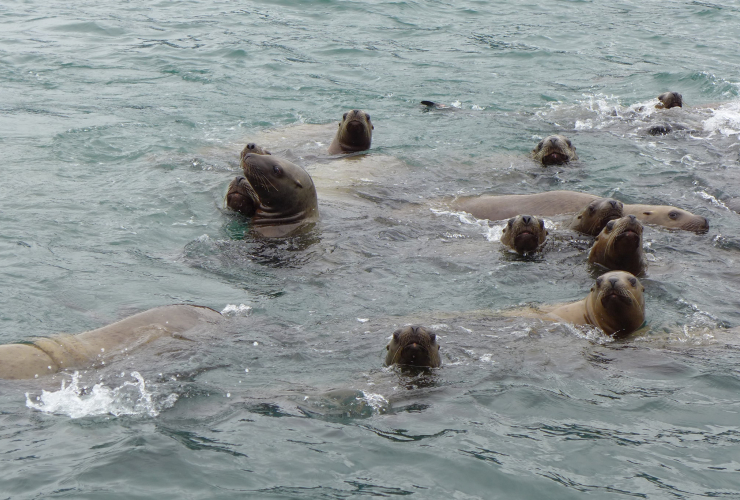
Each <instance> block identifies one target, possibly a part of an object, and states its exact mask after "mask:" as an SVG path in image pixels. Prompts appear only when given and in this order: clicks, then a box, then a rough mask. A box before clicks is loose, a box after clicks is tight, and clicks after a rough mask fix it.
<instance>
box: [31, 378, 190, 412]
mask: <svg viewBox="0 0 740 500" xmlns="http://www.w3.org/2000/svg"><path fill="white" fill-rule="evenodd" d="M122 375H123V374H122ZM131 376H132V377H133V378H134V379H135V381H126V382H124V383H123V385H121V386H119V387H116V388H110V387H107V386H106V385H104V384H103V383H99V384H95V385H94V386H93V387H92V388H91V389H90V388H88V387H80V374H79V372H75V373H74V374H73V375H72V380H71V381H70V383H69V385H66V381H62V387H61V389H59V390H58V391H45V390H42V391H41V395H40V396H36V397H34V398H32V397H31V396H30V395H29V394H28V393H26V406H27V407H28V408H31V409H34V410H38V411H42V412H44V413H53V414H56V415H66V416H68V417H70V418H82V417H91V416H99V415H114V416H121V415H148V416H150V417H156V416H157V415H159V412H160V411H161V410H162V409H164V408H170V407H172V405H174V404H175V401H177V395H176V394H170V395H169V396H167V397H166V398H165V399H164V401H162V402H160V403H159V404H157V403H156V402H155V401H154V395H153V394H152V393H151V392H149V391H148V390H147V388H146V384H145V383H144V377H142V376H141V374H140V373H139V372H132V373H131Z"/></svg>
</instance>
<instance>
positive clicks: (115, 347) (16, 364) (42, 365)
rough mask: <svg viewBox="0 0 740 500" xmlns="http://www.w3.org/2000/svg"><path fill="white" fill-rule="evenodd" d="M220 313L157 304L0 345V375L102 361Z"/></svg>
mask: <svg viewBox="0 0 740 500" xmlns="http://www.w3.org/2000/svg"><path fill="white" fill-rule="evenodd" d="M220 318H221V314H219V313H218V312H217V311H214V310H213V309H210V308H208V307H201V306H190V305H183V304H181V305H172V306H163V307H157V308H155V309H150V310H148V311H144V312H142V313H139V314H136V315H134V316H130V317H128V318H126V319H123V320H121V321H118V322H116V323H113V324H110V325H107V326H104V327H102V328H98V329H96V330H90V331H88V332H83V333H79V334H77V335H55V336H53V337H48V338H41V339H36V340H34V341H33V342H32V343H28V344H7V345H2V346H0V379H27V378H34V377H36V376H42V375H50V374H53V373H56V372H59V371H61V370H65V369H80V368H87V367H91V366H93V365H94V364H95V363H97V362H101V361H105V360H106V359H108V358H110V357H112V356H113V355H116V354H119V353H120V352H121V351H123V350H124V349H125V350H126V351H127V352H128V351H130V350H131V349H133V348H135V347H138V346H141V345H144V344H147V343H149V342H151V341H153V340H155V339H157V338H160V337H164V336H170V337H182V335H183V334H185V333H187V332H188V331H189V330H192V329H193V328H195V327H196V326H198V325H202V324H205V323H214V322H216V321H218V320H219V319H220Z"/></svg>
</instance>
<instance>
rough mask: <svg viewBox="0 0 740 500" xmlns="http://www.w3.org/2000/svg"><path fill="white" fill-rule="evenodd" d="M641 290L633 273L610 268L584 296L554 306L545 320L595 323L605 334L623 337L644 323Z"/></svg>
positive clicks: (580, 323)
mask: <svg viewBox="0 0 740 500" xmlns="http://www.w3.org/2000/svg"><path fill="white" fill-rule="evenodd" d="M644 291H645V287H644V286H642V283H640V280H638V279H637V278H636V277H635V276H633V275H632V274H630V273H628V272H625V271H610V272H608V273H606V274H602V275H601V276H599V277H598V278H597V279H596V283H595V284H594V286H592V287H591V292H590V293H589V294H588V295H587V296H586V298H585V299H583V300H579V301H577V302H573V303H571V304H566V305H563V306H560V307H557V308H556V309H553V310H552V311H550V312H549V313H548V314H547V315H545V316H544V319H548V320H551V321H566V322H568V323H573V324H575V325H592V326H597V327H599V328H601V329H602V330H604V333H606V334H607V335H612V336H615V337H616V336H619V337H622V336H625V335H629V334H630V333H632V332H634V331H635V330H637V329H638V328H640V327H641V326H642V325H643V324H644V323H645V298H644V296H643V292H644Z"/></svg>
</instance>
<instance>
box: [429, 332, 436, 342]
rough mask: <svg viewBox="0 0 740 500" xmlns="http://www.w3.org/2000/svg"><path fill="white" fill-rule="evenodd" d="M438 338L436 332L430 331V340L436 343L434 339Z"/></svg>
mask: <svg viewBox="0 0 740 500" xmlns="http://www.w3.org/2000/svg"><path fill="white" fill-rule="evenodd" d="M435 340H437V334H436V333H430V334H429V341H430V342H431V343H432V344H434V341H435Z"/></svg>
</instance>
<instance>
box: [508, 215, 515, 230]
mask: <svg viewBox="0 0 740 500" xmlns="http://www.w3.org/2000/svg"><path fill="white" fill-rule="evenodd" d="M507 225H508V226H509V229H511V228H512V227H514V219H513V218H511V219H509V222H508V224H507Z"/></svg>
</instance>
